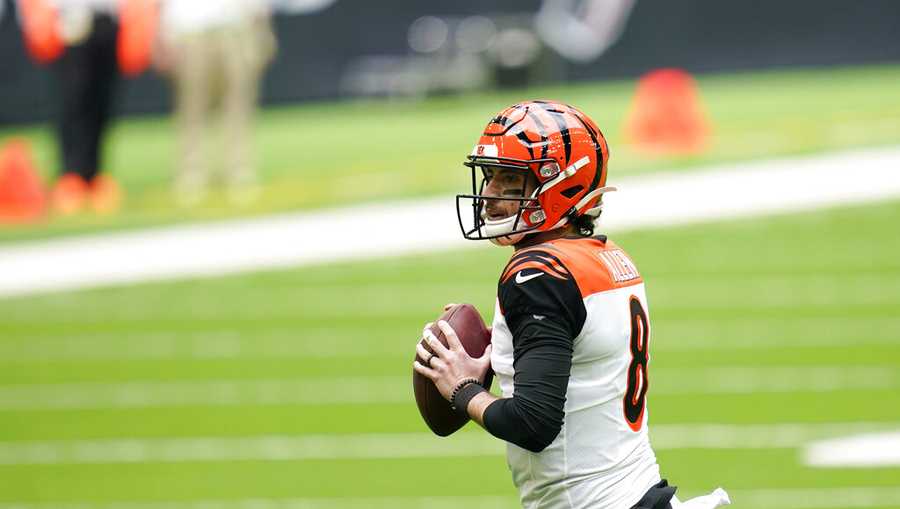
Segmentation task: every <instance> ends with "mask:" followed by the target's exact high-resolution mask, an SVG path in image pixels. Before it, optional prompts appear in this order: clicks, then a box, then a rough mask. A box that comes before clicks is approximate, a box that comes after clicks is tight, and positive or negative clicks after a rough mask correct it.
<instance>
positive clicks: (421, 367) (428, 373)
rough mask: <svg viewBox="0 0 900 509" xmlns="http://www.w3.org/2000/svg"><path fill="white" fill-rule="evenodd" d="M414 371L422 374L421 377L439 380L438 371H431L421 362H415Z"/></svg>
mask: <svg viewBox="0 0 900 509" xmlns="http://www.w3.org/2000/svg"><path fill="white" fill-rule="evenodd" d="M413 369H414V370H415V371H416V373H418V374H420V375H422V376H426V377H428V378H429V379H430V380H437V378H438V372H437V371H435V370H433V369H431V368H429V367H426V366H424V365H423V364H422V363H421V362H419V361H414V362H413Z"/></svg>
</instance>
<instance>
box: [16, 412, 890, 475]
mask: <svg viewBox="0 0 900 509" xmlns="http://www.w3.org/2000/svg"><path fill="white" fill-rule="evenodd" d="M898 428H900V423H866V422H847V423H811V424H771V425H768V424H766V425H763V424H761V425H734V424H689V425H665V424H662V425H659V424H655V425H653V426H652V428H651V432H650V434H651V441H652V443H653V448H654V449H656V450H671V449H725V450H731V449H742V450H748V449H749V450H756V449H774V448H788V449H791V448H797V447H802V446H803V445H804V444H806V443H807V442H809V441H812V440H818V439H824V438H829V437H835V436H841V435H846V434H848V433H852V432H859V431H860V430H862V431H883V430H890V429H898ZM504 450H505V446H504V443H503V442H502V441H500V440H497V439H495V438H493V437H491V436H490V435H488V434H487V433H482V432H477V431H476V432H462V433H457V434H455V435H453V436H451V437H449V438H444V439H441V438H438V437H436V436H434V435H432V434H430V433H391V434H389V433H384V434H353V435H340V434H337V435H260V436H251V437H192V438H119V439H101V440H68V441H40V442H0V465H62V464H96V463H182V462H198V461H306V460H344V459H384V458H436V457H474V456H499V455H502V454H504Z"/></svg>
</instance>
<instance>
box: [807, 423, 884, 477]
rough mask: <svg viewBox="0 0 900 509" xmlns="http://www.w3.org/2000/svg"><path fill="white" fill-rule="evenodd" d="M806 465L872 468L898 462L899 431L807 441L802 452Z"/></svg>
mask: <svg viewBox="0 0 900 509" xmlns="http://www.w3.org/2000/svg"><path fill="white" fill-rule="evenodd" d="M803 461H804V463H806V464H807V465H809V466H813V467H825V468H847V467H859V468H873V467H897V466H900V431H894V432H891V433H869V434H862V435H860V434H856V435H851V436H848V437H840V438H832V439H829V440H822V441H820V442H815V443H812V444H809V445H808V446H807V447H806V450H805V451H804V453H803Z"/></svg>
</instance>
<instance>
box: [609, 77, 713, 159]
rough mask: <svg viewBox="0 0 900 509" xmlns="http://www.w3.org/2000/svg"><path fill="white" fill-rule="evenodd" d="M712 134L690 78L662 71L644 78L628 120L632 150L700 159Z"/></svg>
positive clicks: (628, 134)
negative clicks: (697, 157) (699, 155)
mask: <svg viewBox="0 0 900 509" xmlns="http://www.w3.org/2000/svg"><path fill="white" fill-rule="evenodd" d="M710 130H711V129H710V125H709V121H708V119H707V117H706V113H705V112H704V108H703V105H702V104H701V99H700V93H699V91H698V89H697V83H696V82H695V81H694V78H692V77H691V75H690V74H688V73H687V72H685V71H683V70H681V69H658V70H655V71H652V72H649V73H647V74H645V75H644V76H643V77H641V79H640V81H639V82H638V86H637V91H636V92H635V95H634V100H633V102H632V105H631V111H630V112H629V114H628V116H627V117H626V120H625V129H624V131H625V138H626V141H627V142H628V143H629V144H630V145H631V146H633V147H634V148H635V149H637V150H638V151H641V152H645V153H649V154H654V155H696V154H700V153H702V152H703V151H704V150H705V149H706V147H707V146H708V144H709V135H710Z"/></svg>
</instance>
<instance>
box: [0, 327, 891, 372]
mask: <svg viewBox="0 0 900 509" xmlns="http://www.w3.org/2000/svg"><path fill="white" fill-rule="evenodd" d="M157 325H158V324H157ZM778 327H779V331H778V334H776V335H774V336H769V335H767V334H768V331H760V329H759V325H758V323H757V321H756V320H755V319H741V320H738V321H735V319H733V318H730V319H729V323H728V324H727V329H726V330H725V331H723V330H721V329H720V330H717V331H715V333H716V334H720V336H714V335H712V334H711V333H710V332H709V331H708V329H709V328H708V323H706V322H703V321H699V322H698V321H692V320H678V319H673V320H670V323H669V335H668V336H667V337H664V338H663V337H660V338H658V339H656V340H655V341H654V346H653V351H654V352H669V351H692V350H746V349H750V350H761V349H816V348H829V347H832V348H833V347H848V346H850V343H849V342H848V339H847V338H849V337H852V338H853V341H852V346H854V347H860V346H883V345H896V344H897V338H896V336H897V334H900V317H856V318H847V317H838V318H822V317H816V318H791V319H790V320H789V321H782V322H779V325H778ZM786 338H790V340H789V341H788V340H787V339H786ZM408 346H409V345H408V344H407V343H398V342H397V341H385V339H384V338H365V337H360V336H352V337H336V336H334V335H333V334H329V333H328V332H327V331H321V330H318V331H314V330H309V329H305V330H303V331H298V330H297V329H296V328H290V327H283V326H280V325H278V326H273V325H271V324H266V325H265V326H264V327H263V326H258V325H257V326H256V328H254V329H253V330H252V331H234V330H226V329H221V330H217V329H214V328H213V329H205V330H201V331H179V330H149V331H148V330H132V331H114V332H97V333H77V334H66V335H65V336H61V335H59V334H58V333H53V334H52V335H51V334H47V333H36V334H32V333H30V332H29V333H27V334H23V335H21V336H19V337H16V336H12V335H8V336H6V337H4V338H3V341H0V359H7V360H9V359H15V361H16V362H20V363H32V362H34V363H42V362H51V361H66V362H85V361H89V362H93V361H125V360H174V359H179V360H185V359H242V360H249V359H272V358H278V359H287V358H294V359H297V358H308V359H331V358H335V357H340V358H341V359H348V358H354V359H355V360H358V358H372V357H373V356H380V357H393V356H398V355H402V356H406V355H407V354H408V353H409V352H408Z"/></svg>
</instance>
